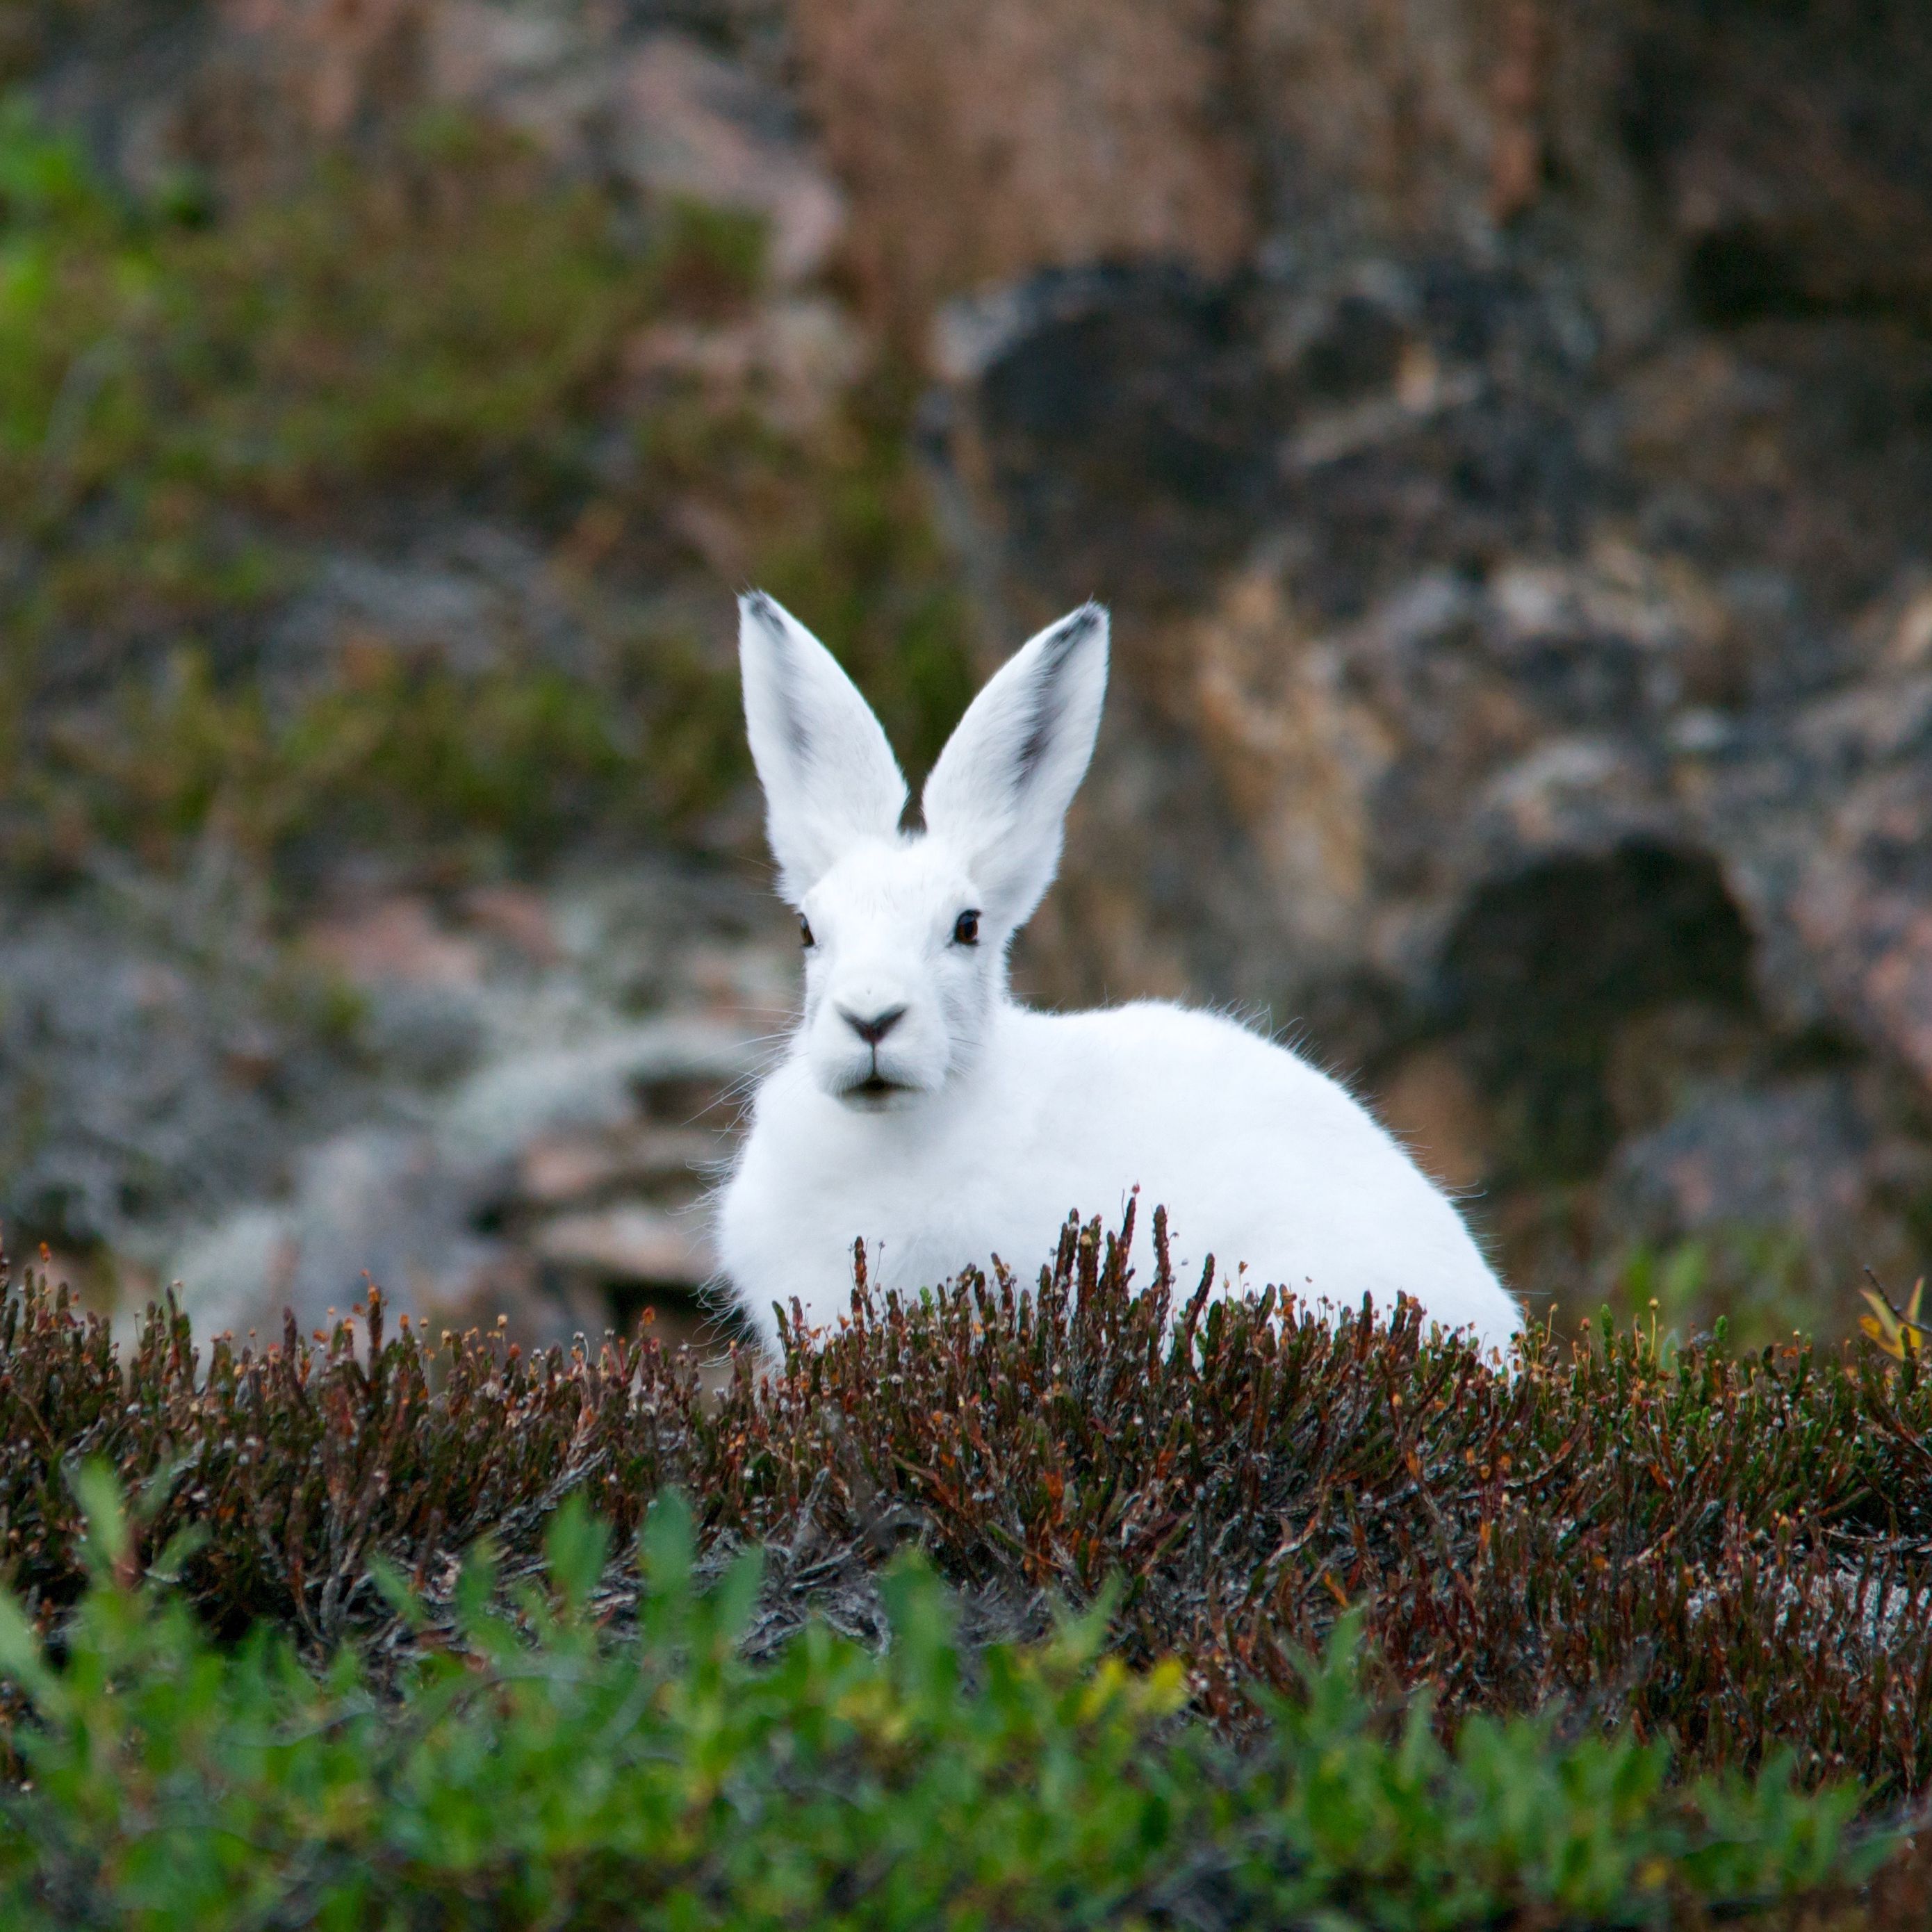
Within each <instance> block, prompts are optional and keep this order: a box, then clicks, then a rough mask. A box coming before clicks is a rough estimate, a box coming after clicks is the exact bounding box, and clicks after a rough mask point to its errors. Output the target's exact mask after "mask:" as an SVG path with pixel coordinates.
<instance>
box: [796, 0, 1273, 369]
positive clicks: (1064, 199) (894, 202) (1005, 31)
mask: <svg viewBox="0 0 1932 1932" xmlns="http://www.w3.org/2000/svg"><path fill="white" fill-rule="evenodd" d="M794 25H795V31H796V36H797V45H798V51H799V58H800V61H801V62H802V66H803V69H804V77H805V95H806V98H807V99H808V102H809V103H810V104H811V107H812V108H813V109H814V112H815V113H816V114H817V118H818V121H819V124H820V127H821V128H822V129H823V135H824V139H825V143H826V151H827V152H828V154H829V156H830V157H831V160H832V163H833V165H834V166H835V168H836V169H838V172H839V174H840V175H841V178H843V179H844V181H845V183H846V184H847V187H849V189H850V192H851V194H852V197H853V208H854V232H853V254H854V255H855V257H856V261H857V265H858V267H859V272H860V275H861V277H862V281H863V283H864V285H865V288H866V290H867V292H868V296H869V298H870V300H871V305H873V307H874V308H875V309H877V311H880V312H881V313H883V314H885V315H886V316H888V317H890V318H892V320H895V321H896V322H897V323H898V324H899V325H900V326H901V328H902V329H905V330H907V332H910V333H911V334H913V336H914V337H915V339H916V337H917V336H918V335H919V334H921V333H922V331H923V328H924V324H925V321H926V317H927V316H928V314H929V312H930V311H931V309H932V307H933V305H935V303H936V302H938V301H940V300H941V299H944V297H946V296H950V295H952V294H954V293H957V292H959V291H960V290H968V289H973V288H976V287H980V286H981V285H983V284H987V283H991V282H995V281H1005V280H1007V279H1010V278H1013V277H1014V276H1017V275H1025V274H1027V273H1028V272H1031V271H1032V270H1034V269H1039V268H1041V267H1045V266H1065V265H1073V264H1082V263H1095V262H1102V261H1106V260H1112V259H1115V258H1118V257H1148V256H1153V257H1169V258H1172V259H1175V260H1181V261H1184V262H1188V263H1192V264H1193V265H1194V266H1196V267H1197V268H1199V269H1202V270H1205V272H1208V273H1209V274H1214V275H1218V274H1221V273H1223V272H1226V271H1227V270H1228V269H1231V268H1232V267H1233V266H1235V264H1236V263H1238V262H1239V261H1240V260H1241V259H1242V257H1244V255H1245V254H1247V251H1248V249H1249V248H1250V246H1251V245H1252V244H1253V240H1254V236H1255V229H1254V223H1253V209H1252V207H1251V205H1250V160H1249V157H1248V154H1247V151H1246V150H1245V148H1244V144H1243V142H1242V140H1241V136H1240V135H1239V133H1238V131H1237V129H1236V124H1235V120H1234V118H1233V116H1232V115H1231V113H1230V112H1229V110H1230V107H1231V99H1230V94H1231V86H1232V81H1233V77H1232V74H1231V73H1230V71H1229V66H1228V62H1227V53H1226V46H1225V43H1224V40H1223V17H1222V12H1221V10H1220V8H1219V7H1217V6H1214V5H1211V4H1210V0H1058V4H1056V5H1040V4H1038V0H799V4H798V5H797V7H796V10H795V13H794Z"/></svg>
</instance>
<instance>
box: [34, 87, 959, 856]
mask: <svg viewBox="0 0 1932 1932" xmlns="http://www.w3.org/2000/svg"><path fill="white" fill-rule="evenodd" d="M763 248H764V236H763V226H762V224H761V223H760V222H759V221H757V220H756V219H754V218H752V217H747V216H746V215H745V214H742V213H741V212H735V211H728V210H720V209H716V208H706V207H704V206H702V205H698V204H696V203H693V202H685V201H677V200H673V201H670V202H665V203H663V204H661V205H658V204H649V205H640V204H639V203H638V202H637V201H636V200H635V199H634V198H631V197H627V196H623V195H621V194H619V193H616V192H615V191H614V190H612V189H610V187H608V186H607V185H598V184H591V183H587V182H585V181H573V180H570V179H567V178H560V177H559V175H558V174H557V172H556V170H555V169H553V168H551V167H550V166H547V164H545V163H544V162H543V161H542V160H541V158H540V157H538V156H536V155H535V154H532V152H530V151H529V150H528V149H527V148H526V147H525V146H523V145H520V144H519V143H518V142H517V141H516V140H515V139H514V138H512V137H511V136H508V135H506V134H505V133H502V132H501V131H500V130H494V131H493V130H490V129H488V128H487V127H483V126H481V125H480V124H475V123H472V122H469V121H463V120H462V119H460V118H449V117H440V118H436V119H434V120H433V121H431V122H428V123H426V124H425V125H423V126H422V127H421V128H419V130H417V133H416V138H415V139H413V141H410V142H407V143H405V144H404V145H402V146H401V147H400V148H396V149H394V150H392V151H387V152H386V153H385V154H383V157H381V158H380V160H377V161H374V162H372V161H371V160H368V159H367V158H366V157H365V159H362V160H356V159H353V158H352V157H350V156H349V155H347V154H332V155H329V154H326V155H323V157H320V159H319V160H317V163H316V165H315V166H314V169H313V170H312V171H311V173H310V174H309V175H308V178H305V180H303V181H300V182H299V183H298V184H296V186H294V187H293V188H292V189H290V190H289V191H288V192H287V193H283V194H281V195H280V196H277V197H274V198H272V199H264V200H263V201H260V202H257V203H254V204H252V205H243V206H241V207H238V208H235V209H233V210H232V211H215V210H213V209H211V208H208V207H207V206H205V205H202V204H200V203H197V202H193V199H192V198H189V199H183V197H181V196H179V195H160V196H154V197H151V198H150V199H147V200H145V201H142V200H136V199H133V198H131V197H130V196H128V195H127V194H126V193H122V192H120V191H118V190H115V189H114V188H113V187H111V186H110V184H107V183H106V182H104V181H102V180H101V179H100V178H97V177H96V176H95V175H94V174H93V173H92V172H91V171H90V170H89V167H88V166H87V165H86V162H85V160H84V157H83V154H82V152H81V150H80V146H79V145H78V143H77V142H74V141H73V140H71V139H68V138H66V137H65V136H62V135H61V134H59V133H58V132H56V131H54V130H49V129H48V128H47V127H44V126H43V125H42V124H40V123H39V122H38V121H36V120H35V119H34V118H33V117H32V116H31V115H30V114H29V113H28V112H27V111H26V110H25V108H24V107H21V106H20V104H17V103H15V104H0V522H4V524H5V527H6V529H7V532H8V533H9V538H10V541H11V542H12V543H13V545H14V547H15V550H16V552H17V555H16V556H15V559H14V563H13V565H10V568H9V569H8V571H7V572H6V573H5V578H6V581H5V584H4V586H0V865H10V866H11V868H13V869H17V870H20V869H28V870H52V871H64V870H67V869H70V868H71V865H72V863H73V861H74V856H76V853H77V850H79V851H81V852H83V853H84V850H85V847H86V844H87V841H89V840H92V839H96V838H99V839H105V840H107V841H113V842H115V843H117V844H133V846H135V847H136V849H137V850H139V851H140V852H141V853H142V855H143V856H145V857H147V858H148V859H150V860H151V861H154V862H166V860H167V859H169V858H170V857H171V856H172V855H173V853H175V851H176V850H178V848H179V847H180V845H181V842H182V841H184V840H191V839H193V838H196V837H197V836H198V835H200V834H202V832H204V831H206V830H208V829H214V830H217V831H219V832H220V833H222V834H223V835H224V836H226V837H227V838H229V839H231V840H233V841H236V842H237V843H239V844H241V845H242V847H243V848H244V849H245V850H248V851H251V852H252V853H257V854H258V855H260V856H262V857H263V858H264V859H267V860H270V861H273V860H275V859H299V858H300V857H301V856H302V853H303V852H304V850H307V851H309V852H313V851H314V850H335V849H336V848H339V847H351V848H356V847H361V848H367V847H371V846H377V847H380V846H383V845H385V844H399V843H401V844H412V843H421V842H425V841H437V842H440V843H443V844H448V845H450V846H452V847H460V846H462V845H464V844H469V843H471V842H473V841H476V840H477V839H478V838H483V839H486V840H488V841H493V843H494V846H495V847H496V848H497V849H499V850H507V851H508V855H509V856H511V857H512V858H514V859H541V858H542V857H544V856H547V854H548V853H550V851H552V850H553V849H554V848H555V847H556V846H557V845H558V844H559V843H560V842H561V841H563V840H564V839H565V838H570V837H579V838H581V837H583V836H586V835H590V836H595V835H598V834H600V833H601V834H604V835H611V834H615V835H620V836H628V835H634V834H635V833H636V832H638V831H639V830H640V829H642V830H646V831H651V832H663V831H664V830H665V829H676V828H678V827H680V826H685V825H687V824H688V823H691V822H692V821H693V820H694V819H695V818H696V817H698V816H699V815H700V814H703V813H704V812H706V811H709V810H710V809H711V808H714V807H715V805H717V804H718V802H719V801H720V800H721V799H722V798H723V797H724V796H725V795H726V794H727V793H728V791H729V790H730V787H731V786H732V785H733V784H735V783H736V781H738V780H739V778H741V777H742V776H743V775H745V772H746V771H747V769H748V766H747V761H746V759H745V754H744V748H743V742H742V736H743V727H742V721H741V719H740V718H739V715H738V710H737V704H736V682H735V678H734V676H733V675H732V674H731V673H730V668H729V666H728V665H727V664H726V663H724V661H720V660H717V659H715V658H713V657H712V656H709V655H706V652H704V651H703V650H702V649H700V648H699V647H698V646H697V644H696V643H695V642H694V640H693V638H692V637H691V636H690V635H689V634H688V631H687V628H686V626H685V624H684V623H683V622H682V621H681V620H679V619H674V618H670V617H666V616H661V615H659V614H656V610H661V608H662V607H664V598H663V595H662V593H663V592H664V588H665V586H666V584H667V582H668V583H676V582H677V581H678V580H679V576H680V574H682V575H683V576H684V577H685V580H687V581H688V578H689V574H690V573H691V571H692V569H693V568H694V565H696V566H697V567H698V568H701V569H702V571H703V574H704V575H705V577H706V578H707V579H710V580H715V577H716V576H717V575H718V574H719V572H720V571H722V572H723V574H725V575H726V576H727V577H729V576H733V575H739V576H742V575H751V576H756V577H764V578H767V579H769V580H770V581H771V582H772V585H773V587H774V588H775V589H778V591H779V592H781V594H786V593H789V594H791V595H796V596H797V597H799V598H801V599H802V600H803V601H805V603H806V604H807V605H808V607H810V609H811V614H812V616H814V619H816V620H817V622H820V624H822V625H823V626H824V627H825V628H826V630H827V631H829V633H830V634H832V636H833V637H835V639H836V640H838V643H839V645H840V647H841V649H845V650H847V652H848V655H849V656H850V660H851V661H852V662H853V664H854V666H855V667H856V669H857V670H859V672H860V673H862V675H863V676H865V679H867V681H868V685H869V686H870V687H871V688H872V689H873V690H874V692H875V693H876V694H877V697H878V698H879V700H880V704H881V706H882V709H883V712H884V714H885V715H886V718H887V720H888V722H889V724H891V725H892V727H893V728H894V729H895V730H897V731H898V733H900V734H901V742H904V744H905V745H906V746H907V749H908V751H909V752H910V755H911V757H913V760H914V762H915V763H917V762H919V761H920V760H924V759H926V758H929V757H930V756H931V755H932V754H933V753H934V751H936V749H937V748H938V743H939V742H940V739H941V737H942V736H943V735H944V731H945V730H946V729H947V728H948V727H950V724H951V722H952V721H953V718H954V717H955V716H956V715H957V712H958V709H959V707H960V706H962V704H963V703H964V702H965V697H966V695H967V694H968V685H969V683H970V679H969V678H968V673H967V669H966V661H967V654H966V650H965V634H966V625H965V611H964V605H963V602H962V599H961V598H960V597H959V593H958V591H957V588H956V584H955V583H954V581H953V569H952V566H951V565H950V561H949V559H947V556H945V554H944V552H943V550H942V548H941V546H940V544H938V541H937V539H936V537H935V533H934V532H933V529H932V519H931V517H930V514H929V508H928V506H927V505H926V501H925V498H924V493H923V490H922V486H921V484H920V481H919V477H918V475H917V474H916V470H915V468H914V466H913V463H912V461H911V460H910V455H909V453H908V437H907V425H908V422H909V420H910V410H911V407H912V395H911V392H910V389H909V388H908V387H907V386H906V385H905V384H904V383H899V382H895V381H893V380H890V379H889V378H880V379H879V380H875V381H873V382H871V383H869V384H868V385H864V386H861V388H860V389H859V391H858V392H856V393H853V394H852V395H846V396H844V397H843V398H842V399H841V398H832V407H830V409H829V417H828V419H827V420H826V421H825V422H823V423H820V424H818V425H816V426H813V427H798V426H796V425H794V426H793V427H792V428H789V429H786V430H784V431H781V430H780V429H778V428H775V427H774V426H773V425H772V423H771V422H769V421H768V420H767V416H768V414H769V413H768V412H767V411H766V410H765V408H764V399H763V395H762V392H761V391H760V387H759V381H758V380H757V378H756V377H755V376H754V374H752V373H751V372H749V371H747V372H746V373H745V374H742V376H738V377H704V376H701V375H699V374H695V373H693V372H691V371H685V372H684V373H682V374H679V372H678V368H677V365H676V357H675V356H674V355H673V357H672V359H671V363H670V366H669V367H668V368H664V369H657V368H656V365H654V364H653V363H652V356H651V354H650V353H648V351H649V344H650V342H651V341H652V340H653V339H655V338H653V337H652V331H653V330H654V329H667V330H668V331H669V332H670V335H672V336H673V337H680V336H682V337H689V338H691V339H692V340H694V341H697V342H699V343H700V344H701V343H702V342H703V341H706V340H709V339H711V338H707V337H706V335H705V334H704V332H706V331H707V330H718V329H730V328H732V327H733V326H741V325H748V323H749V321H750V319H751V317H753V316H754V314H755V313H756V311H757V299H758V297H759V296H760V292H761V281H762V273H763V270H762V263H763ZM640 345H643V348H644V350H646V352H647V353H643V354H642V355H641V356H637V355H634V354H633V351H634V350H637V348H638V347H639V346H640ZM701 361H702V357H701V356H700V362H701ZM725 361H726V362H727V364H728V363H730V361H731V356H730V355H727V356H726V358H725ZM653 369H656V373H655V374H652V373H649V371H652V370H653ZM475 516H482V517H487V518H489V519H491V520H495V521H498V522H502V523H508V524H509V525H511V526H514V527H515V528H516V529H518V530H519V531H520V532H522V533H523V534H524V535H526V537H527V538H529V542H530V547H531V550H532V554H533V555H535V556H539V557H541V559H543V565H544V568H547V569H548V570H549V571H550V592H551V593H552V594H554V595H557V596H559V597H562V598H564V599H565V601H566V602H567V603H568V604H569V606H570V607H571V610H572V611H573V613H574V617H575V619H576V621H577V622H578V623H579V624H580V627H581V629H582V632H583V642H584V648H583V649H582V650H581V651H580V652H577V654H576V655H574V657H573V658H572V660H571V662H570V664H569V665H568V667H567V668H565V667H561V666H559V665H558V664H554V663H552V662H550V661H547V660H546V658H544V655H543V652H542V651H541V649H540V648H539V647H538V646H537V645H535V643H532V640H528V639H523V640H516V639H512V638H510V637H497V638H496V639H494V640H493V644H494V646H496V647H497V656H496V661H494V662H493V663H492V664H490V665H489V666H488V667H485V668H484V669H482V670H474V669H471V670H458V669H455V668H453V667H451V666H449V665H448V664H444V663H443V662H442V661H440V658H438V657H437V654H436V653H435V652H434V651H429V652H425V651H423V650H422V649H420V648H419V646H413V645H411V644H410V642H409V640H398V639H397V638H394V637H386V636H384V635H382V634H375V633H372V634H369V635H368V636H366V637H361V638H357V639H351V640H338V641H339V642H344V643H345V646H346V647H345V648H344V649H341V650H339V651H335V652H332V653H331V654H329V655H327V657H326V659H325V660H324V661H322V662H320V663H319V664H317V665H316V666H314V667H312V670H313V672H314V675H313V676H309V677H308V679H307V681H306V682H304V683H303V684H302V686H301V688H300V689H299V691H296V692H295V693H293V694H291V693H290V691H287V690H283V691H279V692H278V693H277V694H275V698H274V701H273V702H272V701H271V697H270V694H269V693H268V692H267V691H265V689H264V688H263V684H262V682H261V681H260V679H259V678H258V676H257V672H258V669H259V658H260V651H261V648H262V645H263V640H264V639H265V638H266V637H269V635H270V634H272V630H273V626H274V619H275V613H276V611H277V610H278V607H281V606H282V605H284V604H286V603H287V601H288V600H289V599H290V598H291V597H292V596H293V595H296V594H298V593H299V592H301V591H302V589H303V588H304V586H305V584H306V583H308V580H310V577H311V575H312V574H313V572H314V570H315V568H317V563H318V561H319V560H320V559H326V557H327V556H329V554H330V553H331V552H332V550H335V549H338V548H344V547H346V548H347V549H349V550H353V551H368V550H371V549H374V550H377V551H378V552H379V553H380V551H381V550H382V549H383V548H384V547H386V546H387V545H389V544H391V543H392V542H394V541H397V540H398V538H404V539H407V536H408V535H409V534H410V533H412V532H416V533H420V532H426V531H427V532H436V531H438V530H441V531H443V532H445V533H446V532H447V531H448V529H449V527H450V523H451V519H452V517H457V518H458V519H462V518H467V517H475ZM692 530H696V531H698V532H709V533H711V534H710V535H709V537H708V538H703V539H702V541H704V542H706V543H707V544H709V546H710V547H708V548H706V550H705V552H704V554H703V556H702V557H701V558H699V557H697V556H694V553H693V550H692V545H693V544H694V541H699V540H698V539H694V538H691V536H689V535H688V534H686V535H679V532H680V531H683V532H689V531H692ZM738 552H742V555H737V554H736V553H738ZM653 600H655V609H654V602H653ZM717 600H718V601H717V607H718V614H719V619H720V628H721V629H722V627H723V622H724V619H725V616H726V615H727V612H728V608H729V606H728V601H727V598H725V595H724V589H723V586H719V588H718V592H717ZM338 660H339V661H338ZM299 869H300V868H299V865H294V864H291V865H288V866H287V867H285V868H284V870H285V871H287V872H289V873H294V872H296V871H299Z"/></svg>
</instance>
